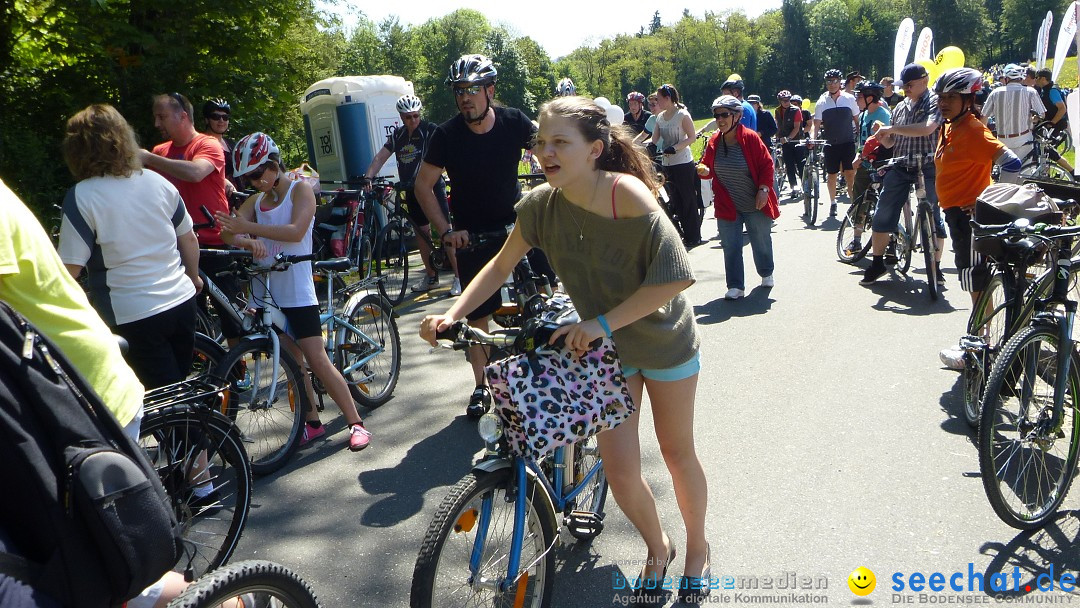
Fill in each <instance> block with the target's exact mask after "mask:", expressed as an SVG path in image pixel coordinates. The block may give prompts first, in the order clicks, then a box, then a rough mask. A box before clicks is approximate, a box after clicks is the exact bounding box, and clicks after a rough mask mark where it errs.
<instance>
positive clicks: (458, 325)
mask: <svg viewBox="0 0 1080 608" xmlns="http://www.w3.org/2000/svg"><path fill="white" fill-rule="evenodd" d="M464 327H465V322H464V321H454V322H453V323H451V324H450V327H447V328H446V329H444V330H441V331H440V330H435V339H436V340H452V341H456V340H457V339H458V336H459V335H461V330H462V329H463V328H464Z"/></svg>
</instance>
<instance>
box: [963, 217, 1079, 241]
mask: <svg viewBox="0 0 1080 608" xmlns="http://www.w3.org/2000/svg"><path fill="white" fill-rule="evenodd" d="M970 224H971V233H972V236H974V237H975V238H1004V237H1015V236H1039V237H1043V238H1046V239H1061V238H1066V237H1074V236H1080V226H1055V225H1052V224H1044V223H1042V222H1040V223H1037V224H1032V223H1031V221H1030V220H1028V219H1026V218H1021V219H1018V220H1016V221H1014V222H1010V223H1008V224H980V223H978V222H976V221H975V220H971V221H970Z"/></svg>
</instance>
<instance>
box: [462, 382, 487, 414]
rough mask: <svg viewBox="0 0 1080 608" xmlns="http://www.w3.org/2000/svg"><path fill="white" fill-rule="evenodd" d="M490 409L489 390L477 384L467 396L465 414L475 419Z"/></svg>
mask: <svg viewBox="0 0 1080 608" xmlns="http://www.w3.org/2000/svg"><path fill="white" fill-rule="evenodd" d="M490 409H491V392H490V391H488V389H487V387H486V386H478V387H476V390H474V391H473V392H472V395H471V396H470V397H469V405H467V406H466V407H465V415H466V416H468V417H469V418H472V419H474V420H475V419H477V418H479V417H481V416H483V415H484V414H486V413H488V410H490Z"/></svg>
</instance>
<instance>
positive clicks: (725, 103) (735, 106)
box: [712, 95, 743, 112]
mask: <svg viewBox="0 0 1080 608" xmlns="http://www.w3.org/2000/svg"><path fill="white" fill-rule="evenodd" d="M717 108H724V109H726V110H733V111H735V112H742V111H743V105H742V102H741V101H739V100H738V98H736V97H735V96H733V95H721V96H720V97H717V98H716V99H714V100H713V102H712V109H713V110H716V109H717Z"/></svg>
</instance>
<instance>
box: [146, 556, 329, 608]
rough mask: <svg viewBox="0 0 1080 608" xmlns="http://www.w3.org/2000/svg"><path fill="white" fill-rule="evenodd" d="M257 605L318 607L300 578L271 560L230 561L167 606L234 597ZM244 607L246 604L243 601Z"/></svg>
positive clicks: (204, 606)
mask: <svg viewBox="0 0 1080 608" xmlns="http://www.w3.org/2000/svg"><path fill="white" fill-rule="evenodd" d="M245 596H246V598H250V599H252V600H254V601H255V606H257V607H259V608H261V607H263V606H266V607H268V608H269V607H271V606H272V607H274V608H318V607H319V600H318V598H316V597H315V592H314V591H312V589H311V586H310V585H308V584H307V582H306V581H304V579H302V578H300V577H299V576H298V575H297V574H296V573H294V572H293V571H292V570H289V569H288V568H286V567H285V566H282V565H281V564H275V563H274V562H267V561H259V560H248V561H243V562H237V563H235V564H231V565H229V566H227V567H225V568H222V569H221V570H218V571H216V572H214V573H212V574H210V575H208V576H205V577H203V578H201V579H199V580H197V581H195V582H194V583H192V584H191V586H189V587H188V588H187V589H185V590H184V592H183V593H181V594H180V595H178V596H177V597H176V598H174V599H173V601H171V602H169V605H168V608H217V607H218V606H222V605H226V606H228V605H230V604H225V603H224V602H227V601H228V600H230V599H232V598H235V597H245ZM244 606H245V608H248V605H247V604H246V603H245V604H244Z"/></svg>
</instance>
